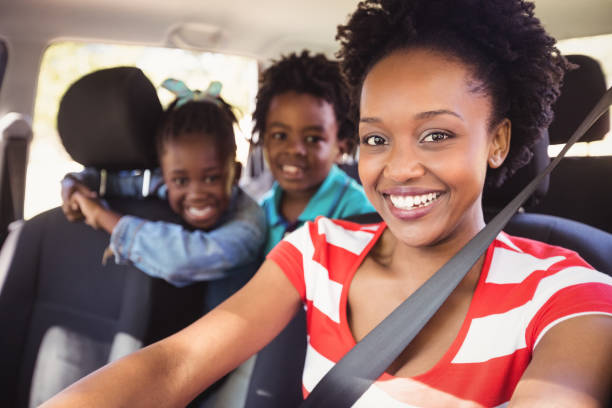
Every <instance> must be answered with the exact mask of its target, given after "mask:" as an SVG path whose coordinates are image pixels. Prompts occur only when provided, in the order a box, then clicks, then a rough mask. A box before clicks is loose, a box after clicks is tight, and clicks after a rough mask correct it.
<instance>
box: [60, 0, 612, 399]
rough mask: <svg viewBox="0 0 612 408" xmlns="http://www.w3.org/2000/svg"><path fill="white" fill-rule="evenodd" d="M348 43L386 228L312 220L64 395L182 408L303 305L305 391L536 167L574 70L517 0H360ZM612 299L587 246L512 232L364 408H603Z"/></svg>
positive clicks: (368, 163) (345, 48)
mask: <svg viewBox="0 0 612 408" xmlns="http://www.w3.org/2000/svg"><path fill="white" fill-rule="evenodd" d="M339 38H340V40H341V42H342V50H341V52H340V57H341V58H342V62H343V66H344V70H345V73H346V74H347V77H348V80H349V82H350V83H351V85H352V86H353V87H354V89H355V92H356V100H357V101H359V117H360V119H359V120H360V126H359V139H360V140H359V142H360V161H359V174H360V177H361V180H362V182H363V186H364V190H365V192H366V195H367V196H368V199H369V200H370V202H371V203H372V204H373V205H374V207H375V208H376V210H377V212H378V213H379V214H380V215H381V217H382V219H383V220H384V222H382V223H380V224H373V225H367V226H362V225H357V224H353V223H348V222H344V221H332V220H329V219H326V218H319V219H317V221H315V222H314V223H308V224H306V225H305V226H304V227H302V228H300V229H299V230H297V231H296V232H294V233H293V234H291V235H289V236H288V237H287V238H286V239H285V240H284V241H282V242H281V243H280V244H279V245H278V246H277V247H276V248H275V249H274V250H273V251H272V252H271V253H270V254H269V255H268V258H267V260H266V262H265V263H264V264H263V266H262V267H261V269H260V270H259V271H258V272H257V274H256V275H255V277H254V278H253V279H252V280H251V281H250V282H249V283H248V284H247V286H246V287H245V288H244V289H242V290H241V291H240V292H238V293H237V294H236V295H234V296H233V297H232V298H230V299H229V300H227V301H226V302H225V303H223V304H222V305H220V306H219V307H218V308H217V309H215V310H214V311H212V312H211V313H209V314H208V315H206V316H204V317H203V318H202V319H200V320H199V321H198V322H196V323H194V324H193V325H192V326H190V327H188V328H186V329H185V330H183V331H181V332H180V333H177V334H176V335H174V336H172V337H170V338H168V339H166V340H164V341H162V342H160V343H157V344H154V345H152V346H150V347H148V348H146V349H144V350H142V351H139V352H138V353H135V354H134V355H132V356H128V357H127V358H125V359H123V360H120V361H119V362H117V363H115V364H113V365H112V366H110V367H106V368H103V369H101V370H99V372H97V373H95V374H94V375H92V376H90V377H88V378H86V379H85V380H83V381H81V382H79V383H77V384H76V385H75V386H72V387H71V388H69V389H68V390H67V391H66V392H65V393H63V394H61V395H60V396H58V397H57V399H56V400H54V402H57V403H58V406H66V405H67V404H68V402H70V403H72V404H74V406H77V405H87V406H93V405H95V403H99V404H101V405H108V406H119V405H121V404H124V405H125V406H138V404H141V405H142V406H151V405H157V406H182V405H185V404H186V403H187V402H188V401H189V400H190V399H191V398H193V397H194V396H195V395H197V394H198V392H200V391H201V390H202V389H203V388H204V387H206V386H207V385H209V384H211V383H212V382H214V380H215V379H216V378H219V377H220V376H222V375H223V374H224V373H226V372H228V371H229V370H231V369H232V368H233V367H235V366H236V365H237V364H239V363H240V362H241V361H243V360H244V359H246V358H247V357H248V356H249V355H251V354H252V353H254V352H256V351H257V350H258V349H260V348H261V347H262V346H263V345H265V344H266V343H267V342H268V341H270V340H271V339H272V338H273V337H274V336H275V335H276V333H278V332H279V331H280V330H281V328H282V327H283V326H284V325H285V324H286V323H287V322H288V321H289V319H290V318H291V316H292V315H293V314H294V313H295V311H296V310H297V309H298V308H299V307H300V306H301V303H302V302H304V303H305V304H306V306H307V315H308V330H309V347H308V355H307V358H306V365H305V370H304V389H305V393H308V392H309V391H310V390H311V389H312V388H313V387H314V385H315V384H316V383H317V382H318V381H319V380H320V378H321V377H322V375H323V374H324V373H325V372H326V371H327V370H329V368H330V367H331V366H333V364H334V362H336V361H337V360H338V359H339V358H341V357H342V355H344V354H345V353H346V352H347V351H348V350H349V349H350V348H351V347H352V345H353V344H354V342H355V340H357V341H358V340H360V339H361V338H363V337H364V336H365V335H366V334H367V333H368V332H369V331H370V330H371V329H372V328H373V327H374V326H375V325H376V324H378V323H379V322H380V321H381V320H382V319H383V318H384V317H385V316H386V315H388V314H389V313H390V312H391V311H392V310H393V308H395V307H396V306H397V305H398V304H399V303H401V301H403V300H404V299H405V298H406V297H407V296H409V295H410V294H411V293H413V292H414V291H415V290H416V289H417V288H418V287H419V286H420V285H421V284H423V282H425V281H426V280H427V279H428V278H429V277H430V276H431V275H432V274H433V273H435V271H436V270H437V269H438V268H439V267H440V266H442V265H443V264H444V263H445V262H446V261H447V260H448V259H450V258H451V257H452V256H453V255H454V254H455V253H456V252H457V251H458V250H459V249H460V248H461V247H462V246H463V245H464V244H465V243H466V242H468V241H469V240H470V239H471V238H472V237H473V236H474V235H475V234H476V233H477V232H478V231H479V230H480V229H482V228H483V226H484V220H483V215H482V206H481V196H482V190H483V186H484V183H485V181H487V182H489V183H493V184H496V185H500V184H501V183H503V181H504V180H505V179H506V178H507V177H508V176H509V175H510V174H511V173H512V172H513V171H515V170H516V169H517V168H519V167H520V166H521V165H524V164H525V163H526V162H527V161H528V160H529V157H530V149H531V146H533V144H534V143H535V142H536V141H537V139H538V138H539V137H540V135H541V134H542V131H543V130H544V129H545V128H546V126H547V125H548V124H549V123H550V120H551V119H552V111H551V108H550V106H551V104H552V103H553V102H554V100H555V99H556V97H557V95H558V93H559V84H560V81H561V79H562V76H563V72H564V70H565V69H566V68H567V63H566V62H565V60H564V59H563V58H562V57H560V56H559V55H558V52H557V51H556V49H555V48H554V40H553V39H552V38H550V37H549V36H548V35H547V34H546V33H545V32H544V30H543V29H542V27H541V25H540V23H539V21H538V20H537V19H536V18H534V17H533V5H532V4H531V3H527V2H524V1H521V0H461V1H453V2H450V1H443V0H421V1H416V0H412V1H402V0H395V1H390V0H371V1H365V2H362V3H360V5H359V6H358V9H357V11H356V12H355V13H354V14H353V16H352V17H351V19H350V21H349V23H348V24H347V25H346V26H343V27H340V29H339ZM486 179H487V180H486ZM611 299H612V280H611V279H610V278H609V277H607V276H605V275H603V274H600V273H598V272H596V271H594V270H592V268H590V267H589V266H588V265H587V264H586V263H585V262H584V261H582V259H581V258H580V257H578V256H577V255H576V254H575V253H573V252H571V251H568V250H565V249H563V248H557V247H552V246H549V245H546V244H543V243H539V242H535V241H530V240H525V239H520V238H515V237H510V236H508V235H506V234H503V233H502V234H500V235H499V236H498V238H497V239H496V240H495V241H494V243H493V244H492V245H491V246H490V247H489V249H488V250H487V251H486V253H485V254H484V255H483V256H482V257H481V258H480V260H479V261H478V262H477V263H476V264H475V265H474V267H473V268H472V269H471V271H470V272H469V273H468V274H467V275H466V277H465V279H464V280H463V281H462V282H461V283H460V285H459V286H458V287H457V289H455V291H454V292H453V293H452V294H451V296H450V297H449V298H448V300H447V301H446V302H445V304H444V305H443V306H442V308H441V309H440V310H439V311H438V312H437V313H436V315H435V316H434V317H433V319H432V320H431V321H430V322H429V323H428V324H427V326H426V327H425V328H424V329H423V330H422V331H421V333H419V335H418V336H417V337H416V338H415V340H414V341H413V342H412V343H411V344H410V345H409V346H408V348H407V349H406V350H404V352H403V353H402V354H401V355H400V356H399V357H398V358H397V359H396V361H395V362H394V363H393V364H392V365H391V366H390V367H389V368H388V370H387V372H386V373H385V374H383V376H381V378H379V380H378V381H377V382H376V383H375V384H374V385H373V386H372V387H370V389H368V391H367V392H366V393H365V394H364V396H363V397H362V398H361V399H360V400H359V401H358V402H357V403H356V405H355V406H406V407H410V406H445V407H447V406H462V407H480V406H492V407H493V406H499V405H503V404H505V403H507V402H510V406H513V407H515V406H572V407H575V406H601V405H603V404H604V400H605V398H606V395H605V394H606V393H607V387H608V384H609V381H610V380H611V379H612V368H611V367H612V361H611V358H612V357H611V356H612V318H610V316H611V315H612V300H611ZM373 358H374V356H373ZM52 405H53V404H51V403H50V404H49V406H52Z"/></svg>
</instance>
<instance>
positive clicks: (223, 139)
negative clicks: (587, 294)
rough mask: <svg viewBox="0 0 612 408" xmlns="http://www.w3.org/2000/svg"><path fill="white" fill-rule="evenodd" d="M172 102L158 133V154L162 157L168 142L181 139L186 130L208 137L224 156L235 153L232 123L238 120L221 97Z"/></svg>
mask: <svg viewBox="0 0 612 408" xmlns="http://www.w3.org/2000/svg"><path fill="white" fill-rule="evenodd" d="M176 105H177V100H175V101H173V102H172V103H171V104H170V105H169V106H168V108H167V109H166V110H165V111H164V114H163V117H162V120H161V126H160V129H159V131H158V132H157V137H156V147H157V154H158V156H159V158H160V160H161V157H162V155H163V153H164V147H165V146H166V144H167V143H168V142H174V141H176V140H180V139H181V137H183V136H184V135H185V134H187V133H197V134H202V135H205V136H206V137H208V138H211V141H213V142H214V143H216V144H217V147H218V148H219V150H220V152H221V154H222V156H223V157H231V158H234V157H235V156H236V139H235V136H234V126H233V125H234V124H235V123H238V120H237V118H236V115H235V114H234V110H233V108H232V106H231V105H230V104H228V103H227V102H225V101H224V100H223V99H222V98H221V97H216V98H214V99H213V100H192V101H189V102H187V103H184V104H183V105H180V106H179V107H176Z"/></svg>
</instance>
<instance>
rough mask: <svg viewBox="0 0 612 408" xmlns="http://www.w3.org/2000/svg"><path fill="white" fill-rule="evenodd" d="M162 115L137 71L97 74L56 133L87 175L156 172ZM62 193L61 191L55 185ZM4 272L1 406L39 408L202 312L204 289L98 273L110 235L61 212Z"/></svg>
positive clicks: (36, 225) (16, 252) (27, 235)
mask: <svg viewBox="0 0 612 408" xmlns="http://www.w3.org/2000/svg"><path fill="white" fill-rule="evenodd" d="M161 113H162V109H161V105H160V103H159V100H158V98H157V94H156V92H155V89H154V87H153V85H152V84H151V83H150V82H149V80H148V79H147V78H146V77H145V76H144V74H143V73H142V72H141V71H140V70H139V69H137V68H131V67H120V68H112V69H106V70H101V71H97V72H95V73H92V74H89V75H87V76H85V77H83V78H82V79H80V80H79V81H77V82H76V83H75V84H73V85H72V86H71V87H70V89H69V90H68V91H67V93H66V95H65V96H64V98H63V100H62V103H61V105H60V111H59V116H58V129H59V132H60V136H61V138H62V141H63V143H64V145H65V147H66V150H67V151H68V152H69V153H70V154H71V156H72V157H73V158H74V159H75V160H77V161H79V162H80V163H81V164H83V165H86V166H93V167H96V168H98V169H103V168H104V169H108V170H123V169H142V168H152V167H155V166H156V165H157V163H156V159H155V151H154V143H153V139H152V138H153V136H154V133H155V128H156V126H157V121H158V120H159V118H160V116H161ZM58 194H59V186H58ZM108 201H109V204H110V205H111V207H112V208H114V209H116V210H117V211H119V212H121V213H125V214H133V215H138V216H141V217H144V218H148V219H152V220H166V221H171V222H180V219H179V218H178V217H177V216H176V215H175V214H174V213H173V212H172V211H171V210H170V208H169V207H168V204H167V202H165V201H162V200H158V199H147V200H136V199H125V198H124V199H119V198H115V199H108ZM17 233H18V237H17V238H16V239H14V240H12V241H15V240H16V245H15V246H14V248H12V249H11V248H7V247H3V249H2V254H1V256H0V259H3V260H5V261H4V262H0V264H2V265H5V267H6V268H7V269H6V270H5V271H0V277H2V276H5V279H4V283H3V284H2V282H0V288H1V289H0V330H1V331H2V335H1V336H0V361H2V364H1V365H0V396H1V397H0V401H1V403H0V405H1V406H3V407H15V408H19V407H27V406H30V407H32V406H37V405H38V404H40V403H41V402H42V401H44V400H46V399H48V398H49V397H50V396H51V395H53V394H55V393H56V392H57V391H59V390H60V389H62V388H64V387H65V386H67V385H69V384H70V383H72V382H74V381H75V380H77V379H79V378H80V377H82V376H84V375H86V374H88V373H89V372H91V371H93V370H95V369H97V368H99V367H100V366H102V365H104V364H106V363H107V362H109V361H112V360H114V359H116V358H119V357H121V356H123V355H125V354H128V353H130V352H132V351H134V350H136V349H138V348H139V347H141V346H143V345H146V344H149V343H151V342H153V341H155V340H157V339H160V338H162V337H165V336H167V335H169V334H170V333H173V332H174V331H176V330H178V329H180V328H182V327H184V326H186V325H187V324H188V323H190V322H191V321H193V320H195V319H196V318H197V317H198V316H199V315H200V313H201V307H202V296H203V288H204V286H203V285H191V286H189V287H186V288H181V289H178V288H175V287H173V286H171V285H169V284H167V283H166V282H164V281H162V280H159V279H153V278H150V277H149V276H148V275H146V274H144V273H142V272H141V271H139V270H137V269H135V268H133V267H130V266H118V265H115V264H114V263H113V262H112V261H110V262H109V263H108V264H107V265H105V266H103V265H102V262H101V260H102V254H103V252H104V249H105V248H106V247H107V245H108V238H109V237H108V234H107V233H105V232H103V231H96V230H93V229H92V228H90V227H89V226H87V225H85V224H84V223H70V222H68V221H67V220H66V218H65V217H64V215H63V213H62V211H61V209H60V208H55V209H52V210H50V211H47V212H45V213H42V214H40V215H38V216H36V217H34V218H32V219H30V220H28V221H26V222H25V223H24V224H23V226H22V228H20V229H19V230H18V231H16V234H17Z"/></svg>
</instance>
